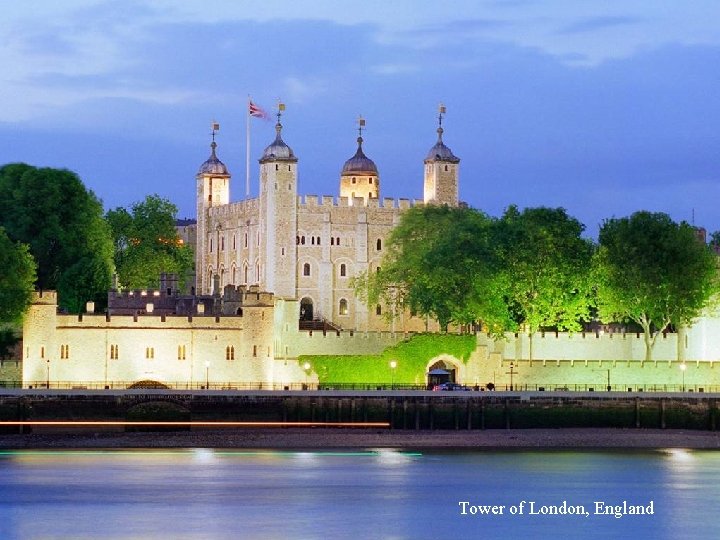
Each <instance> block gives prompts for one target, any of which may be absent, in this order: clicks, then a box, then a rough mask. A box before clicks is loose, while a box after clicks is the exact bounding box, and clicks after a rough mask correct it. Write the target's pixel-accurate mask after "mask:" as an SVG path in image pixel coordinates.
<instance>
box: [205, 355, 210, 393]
mask: <svg viewBox="0 0 720 540" xmlns="http://www.w3.org/2000/svg"><path fill="white" fill-rule="evenodd" d="M205 389H206V390H210V361H209V360H205Z"/></svg>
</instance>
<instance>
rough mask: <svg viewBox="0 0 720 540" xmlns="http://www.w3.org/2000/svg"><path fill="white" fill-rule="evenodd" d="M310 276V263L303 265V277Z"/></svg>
mask: <svg viewBox="0 0 720 540" xmlns="http://www.w3.org/2000/svg"><path fill="white" fill-rule="evenodd" d="M309 275H310V263H305V264H303V276H309Z"/></svg>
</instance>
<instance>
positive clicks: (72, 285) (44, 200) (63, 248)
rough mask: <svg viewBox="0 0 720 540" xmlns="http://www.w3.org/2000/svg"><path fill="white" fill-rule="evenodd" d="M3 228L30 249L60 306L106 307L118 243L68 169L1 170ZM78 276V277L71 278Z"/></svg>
mask: <svg viewBox="0 0 720 540" xmlns="http://www.w3.org/2000/svg"><path fill="white" fill-rule="evenodd" d="M0 225H2V226H4V227H5V230H6V232H7V235H8V236H9V237H10V238H11V239H12V240H13V241H15V242H22V243H24V244H27V245H28V246H29V249H30V253H31V254H32V256H33V257H34V259H35V261H36V262H37V283H36V286H37V287H38V288H40V289H56V290H57V291H58V297H59V301H60V305H61V306H62V307H64V308H65V309H68V310H69V311H73V312H78V311H80V310H82V308H83V306H84V304H85V302H86V301H87V300H94V301H95V302H96V303H98V304H100V305H103V303H104V302H105V301H106V299H107V290H108V288H109V287H110V282H111V277H112V272H113V263H112V244H111V241H110V233H109V230H108V227H107V225H106V223H105V221H104V220H103V210H102V205H101V203H100V201H99V200H98V199H97V197H95V194H94V193H93V192H92V191H89V190H87V189H86V188H85V186H84V185H83V183H82V182H81V180H80V178H78V176H77V175H76V174H75V173H73V172H70V171H67V170H59V169H50V168H36V167H32V166H30V165H26V164H24V163H16V164H11V165H5V166H3V167H1V168H0ZM71 276H72V277H71Z"/></svg>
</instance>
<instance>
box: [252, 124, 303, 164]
mask: <svg viewBox="0 0 720 540" xmlns="http://www.w3.org/2000/svg"><path fill="white" fill-rule="evenodd" d="M281 132H282V124H281V123H280V116H279V115H278V123H277V124H275V140H274V141H273V142H272V143H271V144H270V145H269V146H268V147H267V148H265V151H264V152H263V155H262V157H261V158H260V163H267V162H268V161H292V162H296V161H297V158H296V157H295V154H294V153H293V151H292V148H290V147H289V146H288V145H287V144H285V141H283V140H282V136H281Z"/></svg>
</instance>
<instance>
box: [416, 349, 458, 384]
mask: <svg viewBox="0 0 720 540" xmlns="http://www.w3.org/2000/svg"><path fill="white" fill-rule="evenodd" d="M461 366H462V362H461V361H460V360H458V359H457V358H455V357H454V356H451V355H449V354H442V355H440V356H436V357H435V358H433V359H432V360H430V361H429V362H428V364H427V369H426V370H425V377H426V381H427V385H428V388H432V387H433V386H435V385H436V384H442V383H444V382H460V380H461Z"/></svg>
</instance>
